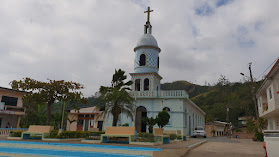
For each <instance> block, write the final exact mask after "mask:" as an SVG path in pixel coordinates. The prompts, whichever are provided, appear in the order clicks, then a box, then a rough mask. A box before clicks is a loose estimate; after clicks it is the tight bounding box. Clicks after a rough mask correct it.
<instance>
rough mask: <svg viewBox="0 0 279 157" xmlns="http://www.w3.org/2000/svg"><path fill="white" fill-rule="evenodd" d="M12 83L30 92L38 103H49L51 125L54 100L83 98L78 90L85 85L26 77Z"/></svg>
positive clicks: (13, 87) (48, 120)
mask: <svg viewBox="0 0 279 157" xmlns="http://www.w3.org/2000/svg"><path fill="white" fill-rule="evenodd" d="M10 84H11V86H12V89H15V90H23V91H26V92H28V93H29V96H31V97H32V100H33V101H34V102H35V103H36V104H47V121H46V124H47V125H50V121H51V106H52V104H54V102H56V101H62V102H63V101H79V100H83V98H82V97H81V96H82V93H81V92H78V91H76V90H80V89H83V88H84V86H83V85H82V84H80V83H76V82H72V81H69V82H67V81H64V80H60V81H56V80H48V82H43V81H37V80H34V79H31V78H28V77H26V78H23V80H19V81H16V80H13V81H12V82H11V83H10Z"/></svg>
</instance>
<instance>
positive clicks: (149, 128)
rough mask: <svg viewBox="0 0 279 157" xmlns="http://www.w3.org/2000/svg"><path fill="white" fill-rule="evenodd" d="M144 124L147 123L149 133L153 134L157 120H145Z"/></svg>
mask: <svg viewBox="0 0 279 157" xmlns="http://www.w3.org/2000/svg"><path fill="white" fill-rule="evenodd" d="M143 123H145V124H146V125H148V131H149V133H153V126H154V125H156V123H157V122H156V118H155V119H154V118H153V117H151V118H148V117H146V118H144V119H143Z"/></svg>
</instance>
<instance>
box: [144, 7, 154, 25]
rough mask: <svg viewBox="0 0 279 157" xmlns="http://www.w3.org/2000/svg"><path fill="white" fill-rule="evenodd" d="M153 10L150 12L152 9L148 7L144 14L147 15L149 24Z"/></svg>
mask: <svg viewBox="0 0 279 157" xmlns="http://www.w3.org/2000/svg"><path fill="white" fill-rule="evenodd" d="M152 11H153V10H150V7H148V9H147V11H145V12H144V13H147V22H148V23H149V17H150V12H152Z"/></svg>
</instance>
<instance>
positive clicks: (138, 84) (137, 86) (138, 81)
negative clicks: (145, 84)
mask: <svg viewBox="0 0 279 157" xmlns="http://www.w3.org/2000/svg"><path fill="white" fill-rule="evenodd" d="M135 91H140V79H136V81H135Z"/></svg>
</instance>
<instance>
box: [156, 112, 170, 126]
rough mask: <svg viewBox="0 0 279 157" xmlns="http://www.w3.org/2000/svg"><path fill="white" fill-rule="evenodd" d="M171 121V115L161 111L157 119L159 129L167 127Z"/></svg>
mask: <svg viewBox="0 0 279 157" xmlns="http://www.w3.org/2000/svg"><path fill="white" fill-rule="evenodd" d="M169 120H170V115H169V113H168V111H161V112H159V114H158V116H157V117H156V122H157V125H158V126H159V128H163V127H164V126H165V125H167V124H168V123H169Z"/></svg>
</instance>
